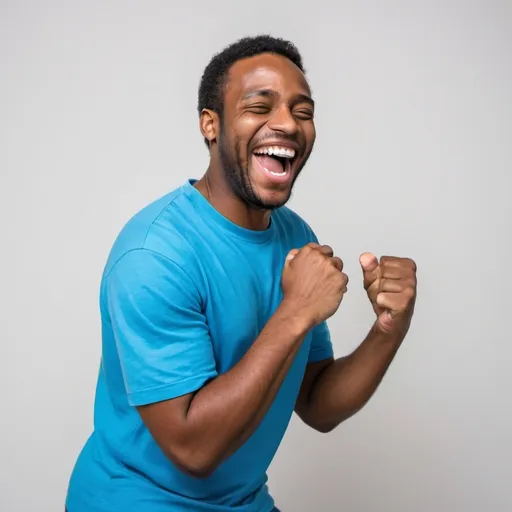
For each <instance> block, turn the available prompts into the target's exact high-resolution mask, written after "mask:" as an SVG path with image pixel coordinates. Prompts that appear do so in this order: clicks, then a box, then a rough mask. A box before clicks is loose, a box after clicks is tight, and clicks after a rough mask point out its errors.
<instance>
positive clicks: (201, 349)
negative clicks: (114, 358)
mask: <svg viewBox="0 0 512 512" xmlns="http://www.w3.org/2000/svg"><path fill="white" fill-rule="evenodd" d="M104 287H105V288H104V297H105V299H106V300H105V303H106V307H107V311H108V316H109V319H110V322H111V326H112V332H113V337H114V339H115V345H116V350H117V353H118V356H119V361H120V364H121V370H122V374H123V379H124V384H125V388H126V392H127V395H128V402H129V404H130V405H133V406H138V405H145V404H149V403H152V402H159V401H162V400H168V399H171V398H175V397H178V396H181V395H184V394H187V393H191V392H193V391H196V390H197V389H199V388H200V387H202V386H203V385H204V384H205V383H206V382H207V381H209V380H210V379H212V378H214V377H216V376H217V372H216V364H215V358H214V353H213V347H212V343H211V339H210V335H209V329H208V326H207V322H206V318H205V315H204V313H203V311H202V307H201V306H202V303H201V297H200V293H199V291H198V288H197V287H196V285H195V284H194V282H193V281H192V279H191V278H190V277H189V276H188V275H187V273H186V272H185V271H184V270H183V269H182V268H181V267H180V266H179V265H177V264H176V263H174V262H172V261H171V260H170V259H168V258H166V257H165V256H162V255H160V254H158V253H155V252H152V251H149V250H146V249H137V250H133V251H130V252H128V253H126V254H125V255H124V256H123V257H122V258H121V259H120V260H119V261H118V262H117V263H116V264H115V265H114V267H113V268H112V270H111V271H110V272H109V273H108V274H107V275H106V277H105V280H104Z"/></svg>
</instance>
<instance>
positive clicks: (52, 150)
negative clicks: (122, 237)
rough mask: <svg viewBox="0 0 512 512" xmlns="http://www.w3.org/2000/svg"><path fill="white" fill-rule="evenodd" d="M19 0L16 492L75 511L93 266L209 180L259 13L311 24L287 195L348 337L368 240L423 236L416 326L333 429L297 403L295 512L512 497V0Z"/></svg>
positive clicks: (354, 339) (355, 329) (90, 353)
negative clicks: (339, 273)
mask: <svg viewBox="0 0 512 512" xmlns="http://www.w3.org/2000/svg"><path fill="white" fill-rule="evenodd" d="M332 5H333V6H334V5H336V6H335V7H330V6H329V4H328V3H327V2H322V1H315V2H305V1H298V0H295V2H293V3H292V2H290V3H288V2H284V1H283V2H276V1H265V0H259V1H258V2H226V1H217V2H206V1H195V2H192V1H191V2H171V1H163V0H162V1H148V0H146V1H121V0H116V1H114V0H112V1H99V0H94V1H91V0H88V1H85V0H84V1H81V2H80V1H64V0H62V1H35V0H33V1H5V0H4V1H1V2H0V66H1V77H2V78H1V81H0V101H1V104H0V109H1V110H0V130H1V132H0V158H1V161H0V172H1V175H0V178H1V181H0V222H1V231H0V232H1V234H2V236H1V252H0V254H1V265H0V272H1V274H0V277H1V286H0V300H1V303H0V306H1V309H0V311H1V322H0V340H1V357H0V384H1V388H0V389H1V396H2V409H1V413H0V415H1V416H0V454H1V455H0V509H1V510H2V511H5V512H11V511H27V512H29V511H36V510H37V511H54V510H55V511H57V510H62V506H63V502H64V497H65V493H66V487H67V481H68V478H69V475H70V472H71V470H72V467H73V464H74V462H75V459H76V456H77V455H78V452H79V450H80V449H81V447H82V445H83V443H84V442H85V440H86V438H87V437H88V435H89V434H90V432H91V428H92V413H93V401H94V392H95V384H96V376H97V371H98V365H99V360H100V323H99V310H98V284H99V279H100V275H101V272H102V270H103V264H104V263H105V260H106V257H107V255H108V251H109V249H110V246H111V244H112V242H113V240H114V237H115V236H116V235H117V233H118V231H119V230H120V229H121V227H122V225H123V224H124V223H125V222H126V221H127V220H128V218H129V217H130V216H131V215H132V214H133V213H135V212H136V211H137V210H139V209H140V208H142V207H143V206H144V205H145V204H147V203H148V202H150V201H151V200H153V199H156V198H157V197H159V196H161V195H163V194H164V193H166V192H168V191H170V190H172V189H173V188H175V187H177V186H179V185H181V184H182V183H183V182H184V181H185V180H186V179H187V178H189V177H193V178H199V177H201V175H202V174H203V172H204V170H205V169H206V166H207V161H208V160H207V157H208V154H207V151H206V148H205V147H204V145H203V141H202V137H201V135H200V133H199V128H198V120H197V115H196V99H197V86H198V84H199V79H200V76H201V74H202V71H203V68H204V67H205V66H206V64H207V62H208V60H209V59H210V58H211V56H212V55H213V53H215V52H217V51H219V50H220V49H222V48H223V47H224V46H225V45H227V44H229V43H231V42H232V41H233V40H235V39H237V38H238V37H241V36H244V35H254V34H257V33H262V32H270V33H271V34H273V35H276V36H280V37H284V38H288V39H290V40H292V41H293V42H295V44H297V46H298V47H299V49H300V51H301V52H302V54H303V57H304V61H305V65H306V68H307V72H308V77H309V79H310V82H311V85H312V89H313V93H314V97H315V99H316V101H317V105H318V108H317V130H318V139H317V145H316V148H315V151H314V153H313V156H312V157H311V160H310V163H309V164H308V165H307V167H306V169H305V170H304V172H303V175H302V177H301V179H300V180H299V181H298V183H297V186H296V189H295V193H294V197H293V199H292V201H291V203H290V206H291V207H292V208H294V209H295V210H296V211H297V212H299V213H300V214H301V215H302V216H303V217H304V218H305V219H306V220H307V221H308V222H309V223H310V224H311V225H312V226H313V228H314V229H315V230H316V232H317V234H318V236H319V237H320V239H321V241H322V242H324V243H328V244H330V245H332V246H333V247H334V248H335V250H336V251H337V252H338V254H339V255H340V256H341V257H342V258H343V259H344V261H345V265H346V270H347V273H348V274H349V276H350V278H351V283H350V290H349V294H348V295H347V297H346V299H345V300H344V302H343V304H342V307H341V309H340V311H339V312H338V313H337V314H336V316H335V317H334V318H333V319H332V320H331V322H330V326H331V329H332V332H333V338H334V342H335V349H336V354H337V355H339V356H341V355H344V354H346V353H347V352H349V351H351V350H352V349H353V348H354V347H355V346H356V345H357V344H358V343H359V342H360V341H361V340H362V339H363V337H364V336H365V335H366V333H367V330H368V328H369V326H370V324H371V321H372V313H371V308H370V307H369V304H368V302H367V299H366V297H365V295H364V291H363V288H362V283H361V271H360V268H359V264H358V256H359V254H360V253H362V252H364V251H372V252H375V253H376V254H377V255H379V256H380V255H383V254H391V255H395V256H408V257H412V258H414V259H415V260H416V262H417V264H418V267H419V271H418V277H419V289H418V302H417V309H416V315H415V319H414V324H413V326H412V328H411V331H410V333H409V336H408V337H407V339H406V342H404V345H403V347H402V348H401V350H400V352H399V354H398V355H397V357H396V359H395V361H394V362H393V364H392V366H391V368H390V370H389V372H388V374H387V375H386V377H385V379H384V381H383V383H382V385H381V386H380V388H379V389H378V391H377V393H376V394H375V396H374V397H373V399H372V400H371V401H370V403H369V404H368V405H367V406H366V407H365V408H364V409H363V410H362V411H361V412H360V413H359V414H357V415H356V416H355V417H353V418H352V419H350V420H349V421H347V422H346V423H345V424H343V425H342V426H340V427H339V428H338V429H337V430H336V431H335V432H334V433H331V434H329V435H321V434H318V433H315V432H313V431H311V430H309V429H307V428H306V427H305V426H303V425H302V424H301V423H299V420H297V419H296V418H294V420H293V422H292V424H291V426H290V429H289V431H288V433H287V436H286V438H285V440H284V441H283V444H282V447H281V449H280V451H279V453H278V455H277V457H276V459H275V461H274V463H273V465H272V467H271V469H270V472H269V475H270V488H271V491H272V492H273V494H274V495H275V497H276V501H277V504H278V506H279V507H280V508H282V509H283V510H284V511H285V512H291V511H298V512H302V511H304V512H310V511H333V512H334V511H347V512H360V511H361V512H373V511H377V510H378V511H393V512H424V511H428V512H455V511H457V512H458V511H461V512H462V511H464V512H473V511H475V512H483V511H486V512H506V511H509V510H512V498H511V494H510V483H511V478H512V476H511V474H512V469H511V466H512V462H511V461H512V446H511V439H510V437H511V434H512V412H511V403H512V400H511V397H510V393H511V391H512V379H511V365H512V348H511V345H512V343H511V342H512V335H511V330H510V329H511V328H510V318H511V307H512V301H511V296H510V294H511V286H510V283H511V279H510V264H509V258H510V254H511V250H512V212H511V206H510V203H511V190H512V179H511V174H512V170H511V156H512V155H511V153H512V149H511V148H512V106H511V94H512V93H511V91H512V55H511V52H512V2H510V1H508V2H507V1H501V2H500V1H490V0H487V1H484V0H482V1H479V2H475V1H466V2H463V1H459V2H456V1H446V0H445V1H435V2H434V1H403V2H396V1H395V2H389V1H388V2H385V1H382V2H366V1H355V0H354V1H352V2H348V1H337V2H333V4H332Z"/></svg>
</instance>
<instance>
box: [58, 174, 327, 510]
mask: <svg viewBox="0 0 512 512" xmlns="http://www.w3.org/2000/svg"><path fill="white" fill-rule="evenodd" d="M194 182H195V181H194V180H188V181H187V182H186V183H185V184H184V185H183V186H181V187H179V188H177V189H176V190H174V191H173V192H171V193H170V194H168V195H166V196H164V197H162V198H161V199H159V200H157V201H155V202H153V203H151V204H150V205H148V206H147V207H145V208H144V209H143V210H141V211H140V212H139V213H137V214H136V215H135V216H134V217H133V218H132V219H131V220H130V221H129V222H128V223H127V224H126V226H125V227H124V228H123V230H122V231H121V233H120V234H119V236H118V238H117V240H116V241H115V243H114V246H113V248H112V250H111V253H110V256H109V258H108V261H107V264H106V266H105V270H104V274H103V278H102V281H101V292H100V308H101V321H102V360H101V367H100V371H99V376H98V383H97V389H96V400H95V411H94V432H93V434H92V435H91V437H90V438H89V439H88V441H87V443H86V444H85V446H84V448H83V450H82V452H81V454H80V456H79V458H78V460H77V463H76V465H75V468H74V470H73V473H72V476H71V479H70V484H69V489H68V496H67V507H68V510H69V512H86V511H87V512H100V511H101V512H104V511H105V512H106V511H109V512H110V511H119V512H121V511H122V512H132V511H133V512H171V511H180V512H185V511H204V512H210V511H211V512H224V511H228V510H229V511H231V512H233V511H238V512H268V511H270V510H272V508H273V506H274V502H273V499H272V497H271V495H270V493H269V491H268V487H267V474H266V472H267V469H268V466H269V465H270V462H271V461H272V458H273V457H274V455H275V453H276V450H277V448H278V446H279V444H280V442H281V440H282V438H283V435H284V433H285V431H286V428H287V426H288V423H289V421H290V418H291V415H292V413H293V410H294V406H295V402H296V399H297V394H298V392H299V389H300V385H301V382H302V378H303V376H304V372H305V369H306V365H307V363H308V362H313V361H319V360H322V359H325V358H328V357H331V356H332V346H331V342H330V336H329V331H328V328H327V325H326V324H325V323H323V324H321V325H320V326H318V327H316V328H314V329H313V330H312V331H310V333H309V334H308V336H307V337H306V339H305V341H304V343H303V345H302V348H301V350H300V351H299V353H298V354H297V356H296V358H295V361H294V363H293V365H292V367H291V368H290V370H289V372H288V375H287V376H286V378H285V380H284V382H283V384H282V386H281V388H280V390H279V392H278V395H277V396H276V398H275V400H274V403H273V404H272V406H271V408H270V409H269V411H268V413H267V414H266V416H265V417H264V419H263V420H262V422H261V423H260V425H259V427H258V428H257V429H256V431H255V432H254V434H253V435H252V436H251V438H250V439H248V440H247V441H246V442H245V444H244V445H243V446H242V447H241V448H240V449H239V450H238V451H237V452H236V453H234V454H233V455H232V456H231V457H230V458H229V459H227V460H226V461H225V462H224V463H223V464H221V466H219V467H218V468H217V469H216V471H215V472H214V473H213V474H212V475H211V476H209V477H208V478H205V479H197V478H194V477H191V476H188V475H186V474H184V473H183V472H181V471H180V470H179V469H178V468H176V467H175V466H174V465H173V464H172V462H170V461H169V460H168V459H167V458H166V456H165V455H164V454H163V452H162V451H161V450H160V448H159V447H158V445H157V444H156V443H155V441H154V439H153V438H152V436H151V434H150V432H149V431H148V429H147V428H146V427H145V425H144V423H143V422H142V420H141V418H140V416H139V414H138V412H137V410H136V407H135V406H139V405H143V404H149V403H152V402H157V401H161V400H168V399H172V398H175V397H177V396H180V395H183V394H186V393H191V392H193V391H196V390H197V389H199V388H201V387H202V386H203V385H205V384H206V383H207V381H209V380H210V379H213V378H215V377H216V376H217V375H219V374H222V373H224V372H226V371H228V370H229V369H230V368H232V367H233V366H234V365H236V364H237V362H238V361H239V360H240V359H241V358H242V356H243V355H244V354H245V353H246V351H247V350H248V349H249V347H250V346H251V344H252V343H253V342H254V340H255V339H256V338H257V337H258V335H259V333H260V331H261V330H262V328H263V327H264V325H265V324H266V323H267V321H268V320H269V318H270V317H271V316H272V314H273V313H274V311H275V310H276V308H277V306H278V305H279V303H280V301H281V299H282V292H281V273H282V268H283V265H284V261H285V257H286V255H287V254H288V252H289V251H290V250H291V249H293V248H300V247H302V246H304V245H305V244H307V243H308V242H311V241H317V239H316V237H315V235H314V233H313V232H312V230H311V229H310V227H309V226H308V225H307V224H306V223H305V222H304V221H303V220H302V219H301V218H300V217H299V216H298V215H297V214H295V213H294V212H292V211H291V210H290V209H289V208H287V207H282V208H279V209H277V210H275V211H273V212H272V215H271V222H270V226H269V228H268V229H266V230H264V231H252V230H248V229H245V228H242V227H240V226H237V225H235V224H233V223H232V222H230V221H229V220H228V219H226V218H225V217H223V216H222V215H221V214H220V213H219V212H217V211H216V210H215V209H214V208H213V207H212V206H211V205H210V203H209V202H208V201H207V200H206V199H205V198H204V197H203V195H202V194H201V193H200V192H199V191H198V190H197V189H196V188H195V187H194V186H193V185H194Z"/></svg>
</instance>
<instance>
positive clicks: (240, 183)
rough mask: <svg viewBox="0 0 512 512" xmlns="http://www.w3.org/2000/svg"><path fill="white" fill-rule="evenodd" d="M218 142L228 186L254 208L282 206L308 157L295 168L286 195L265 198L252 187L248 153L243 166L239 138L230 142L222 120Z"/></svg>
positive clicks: (289, 195) (270, 208) (272, 208)
mask: <svg viewBox="0 0 512 512" xmlns="http://www.w3.org/2000/svg"><path fill="white" fill-rule="evenodd" d="M218 144H219V157H220V163H221V165H222V168H223V170H224V173H225V176H226V180H227V183H228V185H229V187H230V188H231V190H232V191H233V193H234V194H235V195H236V196H237V197H238V198H239V199H240V200H242V201H243V202H244V203H245V204H247V205H248V206H250V207H251V208H254V209H256V210H275V209H277V208H280V207H281V206H284V205H285V204H286V203H287V202H288V201H289V199H290V197H291V194H292V189H293V185H294V184H295V181H296V179H297V178H298V177H299V174H300V172H301V170H302V168H303V167H304V165H305V163H306V161H307V159H308V157H309V153H308V154H307V155H306V157H305V158H304V160H303V161H302V163H301V165H300V167H299V168H298V169H297V172H296V174H295V176H294V178H293V181H292V183H291V186H290V189H289V191H288V194H287V195H286V197H285V198H284V199H280V200H276V199H274V200H269V199H267V200H266V199H265V198H264V197H262V196H261V194H258V192H257V191H256V190H255V188H254V187H253V184H252V181H251V173H250V171H249V164H250V161H251V160H250V155H249V158H248V159H247V162H246V164H245V166H244V164H243V159H242V156H241V151H240V148H241V142H240V139H239V138H235V139H234V141H233V142H230V141H229V140H228V138H227V137H226V136H225V130H224V126H223V125H222V121H221V130H220V133H219V136H218Z"/></svg>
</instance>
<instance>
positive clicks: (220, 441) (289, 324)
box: [185, 307, 309, 466]
mask: <svg viewBox="0 0 512 512" xmlns="http://www.w3.org/2000/svg"><path fill="white" fill-rule="evenodd" d="M308 329H309V326H307V325H306V324H305V323H304V322H303V321H302V320H301V319H299V318H296V317H295V315H294V313H290V312H289V310H287V309H286V308H284V307H283V308H281V309H278V310H277V312H276V313H275V314H274V315H273V317H272V318H271V319H270V320H269V322H268V323H267V325H266V326H265V328H264V329H263V330H262V332H261V334H260V336H259V337H258V338H257V340H256V341H255V342H254V343H253V345H252V346H251V348H250V349H249V350H248V352H247V353H246V354H245V356H244V357H243V358H242V359H241V360H240V361H239V363H238V364H236V365H235V366H234V367H233V368H232V369H231V370H230V371H228V372H226V373H225V374H223V375H221V376H219V377H217V378H216V379H215V380H213V381H212V382H210V383H209V384H208V385H206V386H205V387H204V388H202V389H201V390H200V391H199V392H198V393H197V394H196V395H195V396H194V397H193V399H192V400H191V403H190V407H189V409H188V413H187V415H186V419H185V422H186V431H187V432H188V436H187V437H188V439H189V442H190V443H191V444H192V446H193V447H194V449H195V450H200V451H201V452H202V456H204V458H205V459H206V460H207V461H208V463H207V464H206V465H207V466H210V465H217V464H218V463H220V462H221V461H222V460H223V459H225V458H226V457H228V456H229V455H231V454H232V453H233V452H234V451H236V450H237V449H238V448H239V447H240V446H241V445H242V444H243V443H244V442H245V441H246V440H247V439H248V438H249V437H250V436H251V434H252V433H253V432H254V430H255V429H256V428H257V426H258V425H259V423H260V422H261V420H262V419H263V417H264V415H265V413H266V412H267V411H268V409H269V408H270V405H271V404H272V402H273V400H274V398H275V396H276V394H277V392H278V390H279V387H280V386H281V384H282V382H283V380H284V378H285V376H286V374H287V372H288V370H289V368H290V366H291V364H292V362H293V359H294V357H295V355H296V354H297V352H298V350H299V348H300V346H301V344H302V341H303V339H304V337H305V335H306V333H307V331H308Z"/></svg>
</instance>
